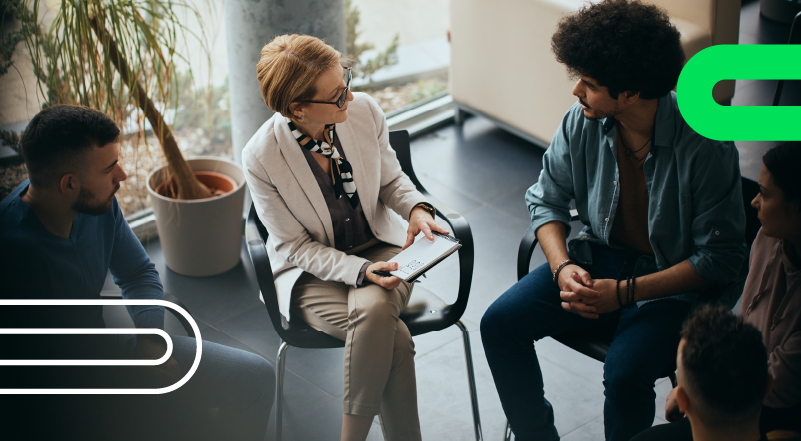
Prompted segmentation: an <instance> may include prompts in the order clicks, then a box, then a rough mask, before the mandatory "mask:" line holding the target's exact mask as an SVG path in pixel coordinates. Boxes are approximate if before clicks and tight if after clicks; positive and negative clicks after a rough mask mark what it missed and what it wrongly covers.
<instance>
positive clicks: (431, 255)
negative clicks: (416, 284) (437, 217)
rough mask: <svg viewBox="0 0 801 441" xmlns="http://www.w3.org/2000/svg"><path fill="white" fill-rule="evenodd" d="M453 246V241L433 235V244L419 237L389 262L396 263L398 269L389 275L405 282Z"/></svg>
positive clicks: (423, 237)
mask: <svg viewBox="0 0 801 441" xmlns="http://www.w3.org/2000/svg"><path fill="white" fill-rule="evenodd" d="M454 245H456V244H455V243H454V242H453V241H451V240H448V239H445V238H442V237H439V236H437V235H434V241H433V242H432V241H430V240H428V238H426V237H425V236H424V235H420V237H418V238H417V240H416V241H415V242H414V243H413V244H412V245H411V246H410V247H409V248H406V249H405V250H403V251H401V252H400V253H399V254H398V255H397V256H395V257H394V258H392V259H391V260H390V262H398V269H397V270H396V271H390V273H392V275H393V276H397V277H400V278H401V279H404V280H405V279H407V278H409V276H411V275H412V274H414V273H415V272H416V271H417V270H419V269H420V268H423V267H424V266H426V265H428V264H429V263H431V262H433V261H434V260H437V259H438V258H439V257H440V256H442V255H443V254H445V253H447V252H448V250H450V249H451V248H453V247H454Z"/></svg>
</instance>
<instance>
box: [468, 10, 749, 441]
mask: <svg viewBox="0 0 801 441" xmlns="http://www.w3.org/2000/svg"><path fill="white" fill-rule="evenodd" d="M551 45H552V49H553V52H554V54H555V55H556V59H557V60H558V61H559V62H561V63H563V64H564V65H566V66H567V69H568V71H569V73H571V74H572V75H573V76H575V77H577V82H576V85H575V86H574V88H573V91H572V92H573V95H575V96H576V97H577V98H578V102H577V103H576V104H574V105H573V106H572V107H571V108H570V109H569V110H568V111H567V113H566V114H565V116H564V119H563V120H562V124H561V126H560V127H559V128H558V130H557V131H556V134H555V135H554V137H553V140H552V142H551V145H550V148H549V149H548V150H547V151H546V153H545V155H544V156H543V170H542V173H541V174H540V176H539V180H538V181H537V183H536V184H534V185H533V186H532V187H531V188H529V190H528V192H527V193H526V203H527V205H528V208H529V211H530V213H531V222H532V225H533V226H534V227H535V228H536V234H537V238H538V239H539V242H540V244H541V246H542V249H543V251H544V253H545V256H546V257H547V259H548V263H547V264H545V265H542V266H541V267H539V268H537V269H535V270H534V271H532V272H531V273H529V274H528V275H527V276H526V277H525V278H523V279H522V280H520V281H519V282H518V283H517V284H515V285H514V286H512V287H511V288H510V289H509V290H508V291H507V292H506V293H504V294H503V295H502V296H501V297H499V298H498V299H497V300H496V301H495V302H494V303H493V304H492V305H491V306H490V308H489V309H488V310H487V312H486V313H485V314H484V317H483V319H482V321H481V336H482V341H483V343H484V348H485V351H486V356H487V360H488V361H489V366H490V368H491V370H492V374H493V378H494V380H495V385H496V387H497V389H498V393H499V395H500V398H501V403H502V405H503V409H504V412H505V413H506V416H507V418H508V419H509V422H510V424H511V427H512V430H513V432H514V433H515V436H516V440H518V441H523V440H533V439H537V440H556V439H559V436H558V434H557V431H556V428H555V427H554V414H553V409H552V407H551V404H550V403H549V402H548V400H546V399H545V394H544V389H543V380H542V374H541V370H540V365H539V361H538V358H537V354H536V352H535V349H534V341H537V340H539V339H542V338H544V337H548V336H553V335H558V334H561V333H564V332H567V331H577V332H581V331H582V330H584V329H588V328H590V327H592V326H594V325H599V324H604V323H605V324H607V325H608V326H609V327H612V328H614V331H615V334H614V339H613V341H612V345H611V348H610V349H609V352H608V355H607V357H606V362H605V365H604V382H603V384H604V395H605V402H604V427H605V435H606V439H607V440H615V441H618V440H628V439H630V438H631V437H632V436H634V435H635V434H637V433H638V432H640V431H642V430H643V429H645V428H647V427H650V426H651V424H652V423H653V419H654V414H655V403H654V398H655V393H654V390H653V388H654V383H655V381H656V380H657V379H659V378H662V377H665V376H667V375H668V374H669V373H670V372H672V371H673V370H675V368H676V359H675V354H676V348H677V346H678V344H679V340H680V338H679V331H680V329H681V324H682V321H683V320H684V318H685V316H686V315H687V313H688V311H689V310H690V307H691V305H692V303H693V302H694V301H695V300H696V299H697V298H698V297H699V296H712V295H713V293H718V294H719V293H723V295H721V296H720V298H721V301H722V302H723V303H730V305H729V307H731V305H732V304H733V303H734V302H735V301H736V299H737V297H738V296H739V293H741V292H742V282H743V280H744V278H745V274H746V272H747V268H746V265H744V263H745V260H746V259H745V258H746V255H747V248H746V245H745V243H744V240H743V237H744V229H745V215H744V212H743V202H742V196H741V187H740V169H739V161H738V155H737V150H736V148H735V147H734V144H733V143H731V142H720V141H714V140H710V139H707V138H704V137H703V136H701V135H699V134H697V133H696V132H695V131H693V130H692V129H691V128H690V127H689V126H688V125H687V124H686V123H685V122H684V119H683V118H682V116H681V114H680V113H679V109H678V105H677V103H676V94H675V93H674V92H673V91H672V89H673V88H674V86H675V85H676V82H677V80H678V77H679V73H680V72H681V69H682V66H683V65H684V61H685V57H684V52H683V50H682V47H681V41H680V34H679V32H678V31H677V30H676V28H675V26H673V25H672V24H671V23H670V19H669V17H668V15H667V14H666V13H665V12H664V11H663V10H661V9H659V8H657V7H656V6H652V5H646V4H642V3H640V2H639V1H629V0H605V1H602V2H599V3H596V4H590V5H587V6H585V7H583V8H582V9H580V10H579V11H577V12H576V13H575V14H573V15H570V16H567V17H564V18H563V19H562V20H561V21H560V23H559V25H558V28H557V30H556V33H555V34H554V35H553V37H552V42H551ZM571 201H573V202H574V203H575V207H576V209H577V210H578V214H579V217H580V220H581V222H582V223H583V224H584V228H583V229H582V230H581V231H580V232H579V233H578V235H577V236H576V237H575V238H574V239H572V240H571V241H570V242H569V243H567V244H566V238H567V237H568V234H569V232H570V204H571ZM738 287H739V291H738ZM588 332H592V331H588Z"/></svg>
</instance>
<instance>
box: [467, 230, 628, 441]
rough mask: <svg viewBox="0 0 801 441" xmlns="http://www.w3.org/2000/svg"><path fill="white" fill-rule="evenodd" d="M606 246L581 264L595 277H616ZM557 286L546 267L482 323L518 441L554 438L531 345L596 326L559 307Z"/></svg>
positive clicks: (611, 252) (492, 366)
mask: <svg viewBox="0 0 801 441" xmlns="http://www.w3.org/2000/svg"><path fill="white" fill-rule="evenodd" d="M620 259H621V257H620V256H619V255H618V253H617V252H616V251H614V250H612V249H611V248H609V247H607V246H602V245H598V246H593V262H594V265H582V267H583V268H584V269H585V270H587V271H588V272H589V273H590V275H591V276H592V277H594V278H610V277H611V278H614V277H615V276H616V275H617V273H618V268H619V265H620V264H621V263H622V261H621V260H620ZM561 303H562V302H561V298H560V296H559V287H558V286H557V285H556V284H555V283H554V281H553V275H552V273H551V269H550V267H549V266H548V264H547V263H546V264H544V265H542V266H540V267H539V268H537V269H535V270H534V271H532V272H531V273H529V274H528V275H527V276H526V277H524V278H523V279H522V280H520V281H519V282H517V283H516V284H515V285H513V286H512V287H511V288H509V290H508V291H506V292H505V293H504V294H503V295H501V296H500V297H499V298H498V299H497V300H495V302H494V303H493V304H492V305H491V306H490V307H489V309H487V312H486V313H484V317H483V318H482V319H481V339H482V342H483V344H484V351H485V353H486V357H487V361H488V362H489V366H490V369H491V370H492V376H493V379H494V380H495V386H496V388H497V390H498V394H499V395H500V398H501V404H502V405H503V409H504V412H505V413H506V417H507V418H508V419H509V423H510V424H511V426H512V431H513V432H514V433H515V437H516V439H518V440H521V441H522V440H524V439H525V440H528V439H535V438H536V439H543V440H545V439H557V438H558V435H557V432H556V428H555V427H554V425H553V409H552V408H551V404H550V403H549V402H548V401H547V400H546V399H545V397H544V392H543V380H542V373H541V370H540V366H539V361H538V359H537V354H536V351H535V350H534V341H535V340H539V339H541V338H544V337H548V336H552V335H557V334H560V333H563V332H566V331H572V330H577V329H581V328H586V327H588V326H593V325H595V324H598V323H599V322H598V320H610V319H614V318H615V317H616V314H614V313H612V314H607V315H604V316H602V317H601V318H600V319H597V320H595V319H585V318H582V317H581V316H579V315H577V314H574V313H572V312H568V311H565V310H564V309H563V308H562V306H561Z"/></svg>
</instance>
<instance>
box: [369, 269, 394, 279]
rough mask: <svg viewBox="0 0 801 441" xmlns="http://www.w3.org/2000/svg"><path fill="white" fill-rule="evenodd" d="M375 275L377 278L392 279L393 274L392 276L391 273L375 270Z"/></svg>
mask: <svg viewBox="0 0 801 441" xmlns="http://www.w3.org/2000/svg"><path fill="white" fill-rule="evenodd" d="M373 274H375V275H377V276H381V277H392V274H390V273H388V272H386V271H375V270H374V271H373Z"/></svg>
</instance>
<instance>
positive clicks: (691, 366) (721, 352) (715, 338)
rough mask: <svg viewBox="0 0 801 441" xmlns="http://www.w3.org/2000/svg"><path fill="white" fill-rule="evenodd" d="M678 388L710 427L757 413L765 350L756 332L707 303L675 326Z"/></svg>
mask: <svg viewBox="0 0 801 441" xmlns="http://www.w3.org/2000/svg"><path fill="white" fill-rule="evenodd" d="M681 337H682V338H683V339H684V348H682V352H681V364H682V369H683V371H682V372H683V377H684V379H686V382H685V381H683V383H686V384H684V387H685V388H687V389H688V390H689V391H690V394H691V396H692V398H693V399H695V400H698V401H700V402H697V403H696V406H694V408H695V410H696V411H697V412H698V414H699V418H702V419H703V420H704V423H705V424H708V425H710V426H712V427H723V426H726V425H731V424H732V423H735V424H736V423H737V422H738V421H740V420H741V419H742V418H743V417H752V416H755V415H757V414H758V412H759V410H760V408H761V406H762V401H763V400H764V398H765V392H766V390H765V388H766V386H767V379H768V353H767V350H766V349H765V344H764V343H763V341H762V333H760V332H759V330H757V329H756V328H755V327H753V326H752V325H750V324H748V323H745V322H743V319H742V318H741V317H736V316H735V315H734V314H733V313H732V312H731V311H730V310H728V309H726V308H723V307H716V306H712V305H707V306H704V307H701V308H699V309H698V310H696V311H695V312H694V313H691V315H690V316H689V317H688V318H687V320H686V321H685V322H684V327H683V329H682V330H681Z"/></svg>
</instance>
